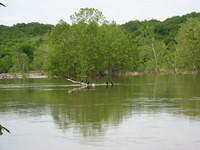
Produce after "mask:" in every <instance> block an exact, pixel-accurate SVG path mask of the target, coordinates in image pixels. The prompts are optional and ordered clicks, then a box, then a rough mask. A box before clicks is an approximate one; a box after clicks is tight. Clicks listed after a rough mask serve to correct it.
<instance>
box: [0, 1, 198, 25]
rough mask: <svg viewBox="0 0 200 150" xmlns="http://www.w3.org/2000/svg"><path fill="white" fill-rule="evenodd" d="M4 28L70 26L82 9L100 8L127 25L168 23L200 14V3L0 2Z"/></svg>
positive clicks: (109, 18)
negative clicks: (63, 23) (61, 23)
mask: <svg viewBox="0 0 200 150" xmlns="http://www.w3.org/2000/svg"><path fill="white" fill-rule="evenodd" d="M0 2H2V3H4V4H5V5H6V6H7V7H0V24H2V25H9V26H10V25H13V24H16V23H22V22H24V23H28V22H40V23H45V24H54V25H55V24H57V23H58V21H59V20H60V19H63V20H65V21H66V22H68V23H70V18H69V17H70V15H72V14H73V13H74V12H77V11H78V10H79V9H80V8H86V7H88V8H96V9H98V10H100V11H102V12H103V14H104V16H105V17H106V19H107V20H109V21H113V20H114V21H116V22H117V23H118V24H123V23H126V22H128V21H131V20H150V19H157V20H161V21H163V20H165V19H167V18H169V17H172V16H179V15H184V14H187V13H191V12H200V0H0Z"/></svg>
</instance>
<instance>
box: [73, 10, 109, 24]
mask: <svg viewBox="0 0 200 150" xmlns="http://www.w3.org/2000/svg"><path fill="white" fill-rule="evenodd" d="M70 19H71V21H72V23H73V24H76V23H87V24H90V23H92V22H96V23H98V24H105V23H107V22H108V21H106V19H105V16H104V15H103V13H102V12H101V11H99V10H98V9H94V8H81V9H80V10H79V12H75V13H74V14H73V15H71V16H70Z"/></svg>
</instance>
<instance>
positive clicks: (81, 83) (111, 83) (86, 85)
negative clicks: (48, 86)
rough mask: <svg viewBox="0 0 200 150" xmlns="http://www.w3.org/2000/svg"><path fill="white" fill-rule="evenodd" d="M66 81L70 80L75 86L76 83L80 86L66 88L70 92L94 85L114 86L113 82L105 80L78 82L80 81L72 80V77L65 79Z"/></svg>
mask: <svg viewBox="0 0 200 150" xmlns="http://www.w3.org/2000/svg"><path fill="white" fill-rule="evenodd" d="M67 80H68V81H70V82H72V83H75V85H76V86H77V84H78V85H79V86H80V87H79V88H73V89H70V90H68V93H69V94H71V93H72V92H75V91H79V90H82V89H85V88H88V87H95V86H106V87H108V86H114V83H113V82H110V83H109V82H106V83H100V84H97V83H89V82H87V83H85V82H80V81H76V80H72V79H69V78H68V79H67ZM115 85H119V84H117V83H115Z"/></svg>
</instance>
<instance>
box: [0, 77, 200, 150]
mask: <svg viewBox="0 0 200 150" xmlns="http://www.w3.org/2000/svg"><path fill="white" fill-rule="evenodd" d="M105 80H106V79H101V80H99V81H98V80H97V81H96V82H99V83H102V82H104V81H105ZM115 81H117V82H119V83H120V85H116V86H114V87H105V86H96V87H94V88H89V89H81V90H78V91H75V92H73V93H71V94H68V90H70V89H72V88H74V87H72V86H69V84H71V83H69V82H67V81H66V80H50V79H28V80H12V79H11V80H0V124H2V125H4V126H6V127H7V128H9V129H10V130H11V132H12V134H7V133H5V134H4V135H3V136H0V150H44V149H46V150H55V149H59V150H66V149H69V150H94V149H95V150H124V149H126V150H133V149H136V150H146V149H148V150H155V149H157V150H158V149H162V150H169V149H170V150H193V149H194V150H197V149H198V148H199V147H200V132H199V129H200V76H192V75H185V76H171V75H165V76H139V77H124V78H120V79H115Z"/></svg>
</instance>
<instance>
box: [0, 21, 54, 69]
mask: <svg viewBox="0 0 200 150" xmlns="http://www.w3.org/2000/svg"><path fill="white" fill-rule="evenodd" d="M51 28H52V25H44V24H39V23H29V24H24V23H21V24H16V25H14V26H11V27H8V26H3V25H0V33H1V34H0V73H7V72H26V71H29V70H33V69H38V68H39V69H40V68H41V67H40V66H37V67H38V68H36V67H35V66H34V65H33V60H34V57H35V51H36V50H37V51H38V48H39V47H41V42H40V39H41V38H42V37H43V36H45V34H47V33H48V32H49V31H50V30H51ZM40 58H41V59H42V55H41V56H40Z"/></svg>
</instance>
